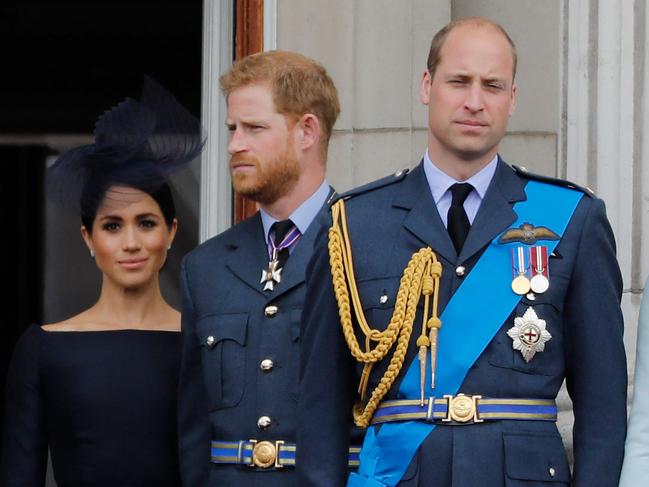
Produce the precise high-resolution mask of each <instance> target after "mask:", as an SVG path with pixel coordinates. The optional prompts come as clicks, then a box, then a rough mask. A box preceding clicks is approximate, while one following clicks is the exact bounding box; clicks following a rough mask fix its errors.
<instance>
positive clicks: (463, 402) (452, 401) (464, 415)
mask: <svg viewBox="0 0 649 487" xmlns="http://www.w3.org/2000/svg"><path fill="white" fill-rule="evenodd" d="M444 399H446V400H447V402H448V408H447V413H446V417H445V418H444V419H442V422H451V421H455V422H456V423H469V422H472V423H482V422H483V421H484V420H483V419H480V418H479V417H478V399H482V396H467V395H464V394H458V395H457V396H452V395H445V396H444Z"/></svg>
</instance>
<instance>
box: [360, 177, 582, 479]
mask: <svg viewBox="0 0 649 487" xmlns="http://www.w3.org/2000/svg"><path fill="white" fill-rule="evenodd" d="M525 194H526V195H527V200H525V201H520V202H518V203H516V204H515V205H514V211H515V212H516V215H517V220H516V221H515V222H514V223H513V224H512V227H518V226H520V225H522V224H523V223H532V224H533V225H535V226H541V225H542V226H545V227H548V228H550V229H552V231H554V232H555V233H556V234H557V235H559V237H562V236H563V233H564V231H565V229H566V227H567V226H568V222H569V221H570V218H571V217H572V214H573V213H574V211H575V208H576V207H577V204H578V203H579V201H580V199H581V197H582V196H583V193H581V192H579V191H576V190H571V189H568V188H564V187H561V186H555V185H552V184H546V183H540V182H537V181H529V182H528V183H527V185H526V186H525ZM499 238H500V235H498V236H497V237H496V238H495V239H494V240H492V242H491V244H489V247H488V248H487V249H486V250H485V252H484V253H483V254H482V256H481V257H480V259H479V260H478V262H477V263H476V265H475V267H474V268H473V270H472V271H471V272H470V273H469V274H468V276H467V277H466V278H465V280H464V282H463V283H462V285H461V286H460V287H459V289H458V290H457V291H456V292H455V294H454V295H453V297H452V298H451V300H450V301H449V302H448V304H447V306H446V308H445V309H444V312H443V313H442V316H441V317H440V318H441V320H442V324H443V325H442V328H441V329H440V331H439V344H440V346H439V350H438V351H437V370H436V387H435V389H434V390H433V389H431V388H430V383H429V382H427V384H428V386H427V390H426V396H427V397H428V396H435V397H441V396H443V395H444V394H453V395H454V394H456V393H457V392H458V390H459V388H460V386H461V385H462V383H463V382H464V378H465V377H466V374H467V372H468V371H469V369H470V368H471V366H472V365H473V364H474V363H475V361H476V360H477V359H478V357H479V356H480V354H481V353H482V352H483V350H484V349H485V348H486V347H487V345H488V344H489V343H490V342H491V340H492V339H493V337H494V335H495V334H496V332H497V331H498V330H499V329H500V327H501V326H502V324H503V323H504V321H505V319H506V318H507V317H508V316H509V315H510V314H511V312H512V311H513V310H514V308H515V307H516V305H517V304H518V302H519V301H520V299H521V296H519V295H517V294H515V293H514V292H513V291H512V289H511V282H512V265H511V248H512V246H518V245H520V243H512V244H500V243H498V239H499ZM539 242H542V244H543V245H545V246H546V247H547V249H548V255H549V254H550V253H551V252H552V251H553V250H554V248H555V247H556V246H557V244H558V243H559V241H558V240H539ZM467 308H470V309H471V312H470V313H467ZM476 316H479V317H480V319H479V320H476V319H475V317H476ZM428 369H430V362H429V363H428ZM427 374H430V370H428V372H427ZM419 394H420V392H419V362H418V360H417V357H415V359H414V360H413V361H412V363H411V364H410V367H409V368H408V371H407V372H406V375H405V377H404V378H403V381H402V382H401V386H400V387H399V392H398V397H399V398H401V399H417V398H419ZM434 429H435V424H432V423H427V422H424V421H405V422H394V423H386V424H383V425H381V428H380V430H379V432H378V434H377V433H375V428H372V427H370V428H368V430H367V432H366V434H365V441H364V443H363V448H362V450H361V454H360V460H361V464H360V469H359V472H358V473H352V474H351V475H350V477H349V481H348V483H347V486H348V487H385V486H389V487H392V486H395V485H397V483H398V482H399V481H400V480H401V478H402V477H403V474H404V472H405V470H406V468H407V467H408V465H409V464H410V461H411V460H412V458H413V456H414V454H415V453H416V451H417V449H418V448H419V445H421V443H422V442H423V441H424V440H425V439H426V437H427V436H428V435H429V434H430V433H431V432H432V431H433V430H434Z"/></svg>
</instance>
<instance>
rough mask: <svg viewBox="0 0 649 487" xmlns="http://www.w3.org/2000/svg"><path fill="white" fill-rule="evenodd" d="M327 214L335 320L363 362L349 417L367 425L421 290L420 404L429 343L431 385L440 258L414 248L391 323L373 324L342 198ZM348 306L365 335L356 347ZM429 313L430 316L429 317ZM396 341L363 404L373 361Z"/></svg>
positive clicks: (399, 363)
mask: <svg viewBox="0 0 649 487" xmlns="http://www.w3.org/2000/svg"><path fill="white" fill-rule="evenodd" d="M332 217H333V225H332V226H331V228H330V229H329V262H330V265H331V276H332V278H333V286H334V292H335V295H336V301H337V302H338V314H339V316H340V323H341V325H342V329H343V334H344V335H345V340H346V341H347V345H348V346H349V349H350V351H351V353H352V355H353V356H354V358H355V359H356V360H357V361H359V362H363V363H364V364H365V366H364V367H363V373H362V375H361V380H360V384H359V386H358V392H359V394H360V399H361V400H360V401H359V402H358V403H356V404H355V405H354V422H355V423H356V425H358V426H360V427H362V428H366V427H367V426H368V425H369V424H370V420H371V419H372V416H373V415H374V412H375V411H376V408H377V407H378V406H379V403H380V402H381V400H382V399H383V397H384V396H385V394H386V393H387V392H388V391H389V390H390V387H392V384H393V383H394V381H395V379H396V378H397V376H398V375H399V372H400V371H401V368H402V367H403V362H404V359H405V357H406V351H407V349H408V343H409V341H410V335H411V334H412V327H413V323H414V321H415V315H416V313H417V304H418V302H419V299H420V297H421V295H422V294H423V295H424V314H423V320H422V324H421V335H420V336H419V338H418V339H417V346H418V347H419V370H420V401H421V404H422V405H423V404H424V390H425V375H426V360H427V353H428V348H429V347H430V349H431V387H433V388H434V387H435V365H436V356H437V332H438V330H439V328H440V327H441V326H442V323H441V321H440V320H439V318H438V316H437V302H438V296H439V279H440V276H441V275H442V264H441V263H440V262H439V261H438V260H437V257H436V256H435V253H434V252H433V251H432V249H431V248H430V247H426V248H422V249H420V250H419V251H417V252H415V253H414V254H413V255H412V257H411V259H410V261H409V262H408V265H407V266H406V268H405V269H404V270H403V275H402V276H401V281H400V284H399V291H398V292H397V297H396V301H395V305H394V311H393V313H392V318H391V319H390V323H389V324H388V326H387V328H386V329H385V330H384V331H379V330H377V329H373V328H371V327H370V325H369V324H368V323H367V320H366V319H365V315H364V314H363V307H362V304H361V300H360V296H359V295H358V288H357V287H356V278H355V276H354V266H353V262H352V249H351V243H350V240H349V233H348V229H347V218H346V215H345V203H344V201H343V200H342V199H341V200H338V201H337V202H336V203H335V204H334V205H333V206H332ZM350 295H351V303H350ZM431 295H432V300H433V302H432V309H430V308H431V307H430V298H431ZM352 308H353V310H354V315H355V317H356V321H357V322H358V325H359V326H360V329H361V331H362V332H363V334H364V335H365V350H362V349H361V346H360V345H359V343H358V340H357V339H356V334H355V333H354V325H353V321H352V315H351V310H352ZM429 312H430V313H429ZM429 314H430V318H428V316H429ZM373 342H374V343H376V345H374V347H372V344H373ZM395 342H396V343H397V346H396V348H395V350H394V352H393V354H392V357H391V358H390V363H389V365H388V368H387V370H386V371H385V373H384V374H383V377H381V380H380V382H379V384H378V385H377V386H376V388H375V389H374V390H373V391H372V394H371V396H370V398H369V399H368V400H367V402H366V403H365V404H364V405H363V401H364V400H365V395H366V392H367V385H368V382H369V377H370V372H371V371H372V367H373V366H374V364H375V363H377V362H378V361H380V360H382V359H383V358H385V357H386V355H387V354H388V352H389V351H390V349H391V348H392V346H393V345H394V343H395Z"/></svg>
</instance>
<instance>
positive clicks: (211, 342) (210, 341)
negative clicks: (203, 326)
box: [205, 335, 216, 348]
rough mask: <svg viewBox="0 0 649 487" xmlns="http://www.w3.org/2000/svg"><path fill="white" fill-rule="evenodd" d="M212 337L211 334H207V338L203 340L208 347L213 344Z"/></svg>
mask: <svg viewBox="0 0 649 487" xmlns="http://www.w3.org/2000/svg"><path fill="white" fill-rule="evenodd" d="M215 341H216V340H214V337H213V336H212V335H210V336H208V337H207V339H206V340H205V343H206V344H207V346H208V347H210V348H212V347H213V346H214V342H215Z"/></svg>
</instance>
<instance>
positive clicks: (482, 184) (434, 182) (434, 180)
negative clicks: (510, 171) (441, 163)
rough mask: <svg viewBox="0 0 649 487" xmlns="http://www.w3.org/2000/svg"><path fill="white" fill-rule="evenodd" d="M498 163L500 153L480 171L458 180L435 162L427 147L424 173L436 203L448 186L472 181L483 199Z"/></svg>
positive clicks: (472, 184)
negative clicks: (465, 178)
mask: <svg viewBox="0 0 649 487" xmlns="http://www.w3.org/2000/svg"><path fill="white" fill-rule="evenodd" d="M497 165H498V155H496V156H495V157H494V158H493V159H492V160H491V161H490V162H489V164H487V165H486V166H485V167H483V168H482V169H480V171H478V172H477V173H476V174H474V175H473V176H471V177H470V178H469V179H467V180H466V181H456V180H455V179H454V178H452V177H451V176H449V175H448V174H446V173H445V172H444V171H442V170H441V169H440V168H438V167H437V166H436V165H435V164H434V163H433V161H432V160H431V159H430V156H429V155H428V149H426V153H425V154H424V173H425V174H426V180H427V181H428V186H429V187H430V192H431V194H432V195H433V200H435V204H437V203H439V200H440V199H441V198H442V196H443V195H444V193H446V192H447V191H448V188H450V187H451V186H452V185H454V184H455V183H470V184H471V186H473V187H474V189H475V191H476V193H478V196H479V197H480V199H481V200H482V199H483V198H484V195H485V193H486V192H487V188H488V187H489V183H491V180H492V178H493V176H494V174H495V173H496V166H497Z"/></svg>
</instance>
